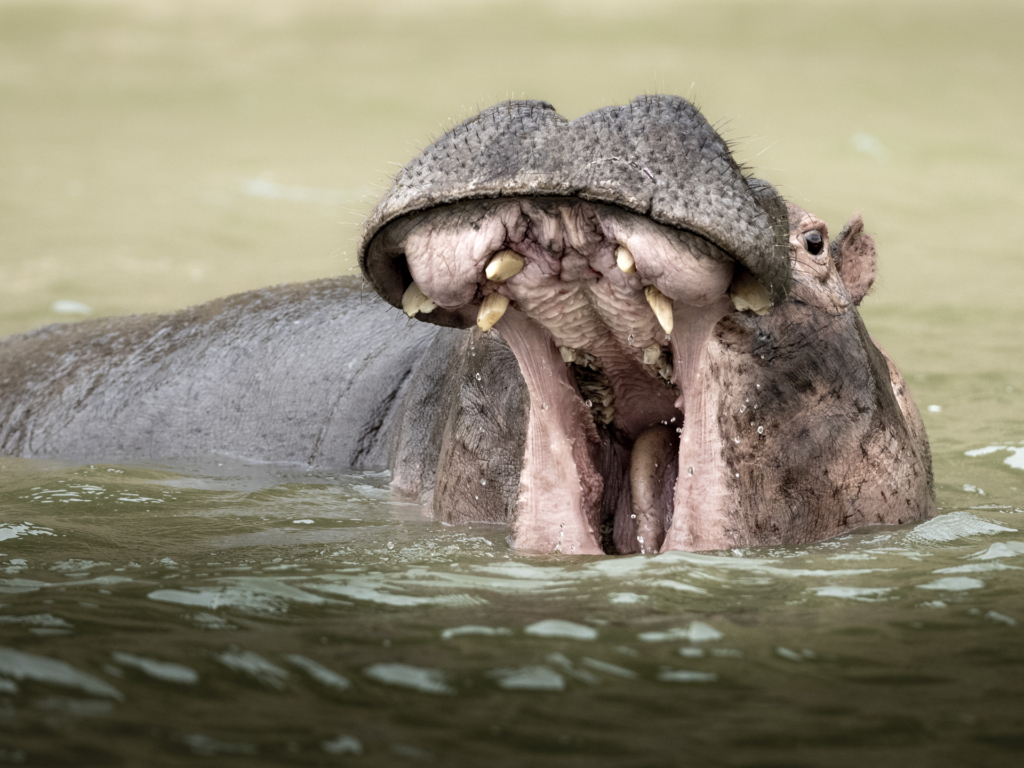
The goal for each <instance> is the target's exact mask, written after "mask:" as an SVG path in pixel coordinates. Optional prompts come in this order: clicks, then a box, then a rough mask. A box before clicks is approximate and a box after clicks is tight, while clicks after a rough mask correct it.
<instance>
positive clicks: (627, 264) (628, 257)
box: [615, 245, 636, 275]
mask: <svg viewBox="0 0 1024 768" xmlns="http://www.w3.org/2000/svg"><path fill="white" fill-rule="evenodd" d="M615 263H616V264H618V265H619V269H621V270H622V271H623V272H625V273H626V274H627V275H632V274H633V273H634V272H636V261H634V259H633V254H632V253H630V252H629V250H628V249H627V248H626V246H624V245H620V246H619V247H618V248H616V249H615Z"/></svg>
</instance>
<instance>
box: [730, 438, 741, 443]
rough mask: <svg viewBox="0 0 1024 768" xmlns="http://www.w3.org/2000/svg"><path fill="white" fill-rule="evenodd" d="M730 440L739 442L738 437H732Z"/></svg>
mask: <svg viewBox="0 0 1024 768" xmlns="http://www.w3.org/2000/svg"><path fill="white" fill-rule="evenodd" d="M732 441H733V442H734V443H739V441H740V439H739V438H738V437H734V438H733V439H732Z"/></svg>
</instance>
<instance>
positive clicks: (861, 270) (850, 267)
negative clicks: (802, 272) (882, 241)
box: [829, 213, 876, 304]
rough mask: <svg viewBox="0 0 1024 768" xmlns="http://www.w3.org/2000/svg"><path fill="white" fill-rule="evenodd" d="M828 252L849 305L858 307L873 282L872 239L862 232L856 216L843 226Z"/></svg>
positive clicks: (873, 253) (873, 245) (873, 255)
mask: <svg viewBox="0 0 1024 768" xmlns="http://www.w3.org/2000/svg"><path fill="white" fill-rule="evenodd" d="M829 251H830V252H831V254H832V261H834V262H835V265H836V268H837V269H838V270H839V274H840V276H841V277H842V278H843V284H844V285H845V286H846V290H848V291H849V292H850V297H851V298H852V299H853V303H854V304H860V302H861V300H862V299H863V298H864V296H865V295H867V292H868V291H870V290H871V286H872V285H873V284H874V282H875V261H876V257H875V238H873V237H872V236H871V235H869V234H868V233H867V232H865V231H864V220H863V219H862V218H861V217H860V214H859V213H858V214H856V215H854V216H853V218H851V219H850V220H849V221H848V222H846V226H845V227H843V231H842V232H840V233H839V236H838V237H837V238H836V239H835V240H833V241H832V244H831V246H830V248H829Z"/></svg>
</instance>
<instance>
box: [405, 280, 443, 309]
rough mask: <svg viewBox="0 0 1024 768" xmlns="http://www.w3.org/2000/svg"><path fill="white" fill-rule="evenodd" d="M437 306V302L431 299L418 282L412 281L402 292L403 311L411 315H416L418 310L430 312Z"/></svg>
mask: <svg viewBox="0 0 1024 768" xmlns="http://www.w3.org/2000/svg"><path fill="white" fill-rule="evenodd" d="M436 308H437V304H435V303H434V302H432V301H431V300H430V297H429V296H427V294H425V293H424V292H423V291H422V290H420V287H419V286H418V285H416V283H412V284H411V285H410V286H409V287H408V288H406V289H405V293H403V294H402V311H403V312H405V314H407V315H408V316H409V317H415V315H416V314H417V313H418V312H422V313H423V314H425V315H426V314H429V313H431V312H433V311H434V310H435V309H436Z"/></svg>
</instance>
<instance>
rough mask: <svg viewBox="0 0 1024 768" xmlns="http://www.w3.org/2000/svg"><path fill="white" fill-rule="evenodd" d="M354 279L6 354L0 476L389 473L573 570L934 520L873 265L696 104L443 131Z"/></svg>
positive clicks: (42, 333)
mask: <svg viewBox="0 0 1024 768" xmlns="http://www.w3.org/2000/svg"><path fill="white" fill-rule="evenodd" d="M359 265H360V268H361V271H362V277H353V276H345V277H337V278H330V279H323V280H317V281H313V282H309V283H304V284H298V285H284V286H277V287H272V288H266V289H262V290H257V291H251V292H248V293H242V294H238V295H235V296H231V297H228V298H224V299H219V300H216V301H212V302H210V303H207V304H203V305H201V306H197V307H192V308H189V309H185V310H182V311H179V312H175V313H172V314H165V315H139V316H131V317H111V318H102V319H97V320H92V321H86V322H79V323H74V324H61V325H53V326H48V327H45V328H41V329H39V330H36V331H33V332H30V333H26V334H22V335H19V336H13V337H10V338H7V339H4V340H2V341H0V454H3V455H10V456H22V457H38V458H50V459H60V460H65V461H89V462H97V461H105V462H128V463H143V462H144V463H153V462H173V461H177V462H180V461H184V460H189V461H195V460H202V459H203V458H204V457H212V456H230V457H233V458H237V459H241V460H245V461H249V462H270V463H276V464H294V465H300V466H305V467H309V468H311V469H324V470H329V469H339V468H349V467H351V468H381V467H384V466H386V467H387V468H388V469H389V470H390V473H391V488H392V490H393V493H394V494H395V495H396V496H399V497H401V498H404V499H410V500H418V501H419V502H420V503H422V504H423V507H424V510H425V511H426V513H427V514H430V515H431V516H432V517H433V519H434V520H437V521H440V522H443V523H447V524H463V523H472V522H486V523H501V524H505V525H507V526H508V527H509V531H510V534H509V541H510V543H511V545H512V546H513V547H514V548H517V549H520V550H524V551H528V552H540V553H562V554H577V555H600V554H631V553H653V552H663V551H667V550H675V549H679V550H690V551H701V550H725V549H732V548H737V547H754V546H767V545H781V544H802V543H807V542H814V541H819V540H823V539H827V538H830V537H834V536H837V535H839V534H842V533H844V532H847V531H852V530H855V529H858V528H861V527H864V526H869V525H895V524H902V523H908V522H912V521H918V520H922V519H924V518H927V517H929V516H931V515H933V514H934V513H935V502H934V484H933V479H932V469H931V455H930V451H929V446H928V440H927V437H926V435H925V431H924V427H923V424H922V422H921V418H920V415H919V413H918V411H917V409H916V407H915V405H914V403H913V400H912V399H911V396H910V392H909V391H908V388H907V386H906V383H905V382H904V380H903V378H902V377H901V375H900V373H899V371H898V370H897V369H896V367H895V365H894V364H893V363H892V361H891V360H890V359H889V358H888V357H887V356H886V354H885V353H884V352H883V351H882V350H881V349H880V348H879V346H878V345H877V344H876V343H875V342H874V341H873V340H872V338H871V336H870V335H869V333H868V331H867V329H866V328H865V326H864V323H863V321H862V320H861V317H860V315H859V313H858V311H857V307H858V305H859V304H860V302H861V300H862V299H863V298H864V297H865V295H866V294H867V292H868V291H869V289H870V288H871V286H872V283H873V281H874V278H875V265H876V254H875V244H874V241H873V239H872V237H871V236H870V235H869V234H868V233H867V232H866V231H865V229H864V224H863V221H862V220H861V218H860V217H859V216H854V217H853V218H851V219H850V221H848V222H847V224H846V225H845V226H844V227H843V228H842V230H841V231H840V232H839V234H838V235H837V236H836V237H835V238H834V239H830V237H829V230H828V227H827V226H826V224H825V222H823V221H822V220H820V219H819V218H818V217H816V216H815V215H814V214H812V213H810V212H808V211H805V210H803V209H802V208H800V207H798V206H796V205H793V204H792V203H787V202H786V201H785V200H783V199H782V197H781V196H780V195H779V194H778V193H777V192H776V190H775V189H774V188H773V187H772V186H771V185H770V184H768V183H767V182H765V181H762V180H760V179H757V178H755V177H753V176H752V175H750V174H749V173H748V172H747V171H746V170H745V169H744V168H742V167H741V166H740V165H738V164H737V162H736V161H735V160H734V159H733V157H732V154H731V152H730V150H729V147H728V145H727V143H726V142H725V141H724V140H723V139H722V138H721V137H720V136H719V135H718V134H717V133H716V132H715V130H714V129H713V128H712V127H711V126H710V125H709V124H708V123H707V121H706V120H705V119H704V117H703V116H702V115H701V114H700V112H699V111H698V110H697V109H696V108H695V107H694V106H693V105H692V104H691V103H690V102H688V101H687V100H685V99H683V98H679V97H675V96H668V95H659V96H644V97H640V98H637V99H635V100H634V101H633V102H631V103H630V104H628V105H625V106H616V107H608V108H604V109H600V110H597V111H595V112H592V113H590V114H587V115H584V116H583V117H580V118H578V119H576V120H572V121H569V120H566V119H565V118H563V117H562V116H560V115H559V114H558V113H557V111H556V110H555V109H554V107H552V106H551V105H550V104H548V103H546V102H542V101H507V102H503V103H500V104H497V105H495V106H493V107H490V108H489V109H486V110H484V111H482V112H480V113H479V114H477V115H476V116H475V117H472V118H470V119H468V120H466V121H465V122H463V123H462V124H460V125H458V126H457V127H455V128H454V129H452V130H450V131H448V132H447V133H445V134H444V135H443V136H442V137H440V138H439V139H438V140H437V141H436V142H434V143H433V144H432V145H431V146H429V147H428V148H427V149H425V150H424V151H423V152H422V153H421V154H420V155H419V156H418V157H416V158H415V159H413V160H412V161H411V162H410V163H409V164H408V165H407V166H405V167H404V168H403V169H402V170H401V171H400V172H399V173H398V174H397V175H396V176H395V178H394V180H393V183H392V184H391V187H390V189H389V190H388V191H387V192H386V193H385V194H384V196H383V197H382V198H381V199H380V201H379V202H378V203H377V205H376V207H375V208H374V210H373V211H372V212H371V214H370V215H369V217H368V218H367V220H366V222H365V223H364V226H363V234H362V241H361V244H360V248H359Z"/></svg>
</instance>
